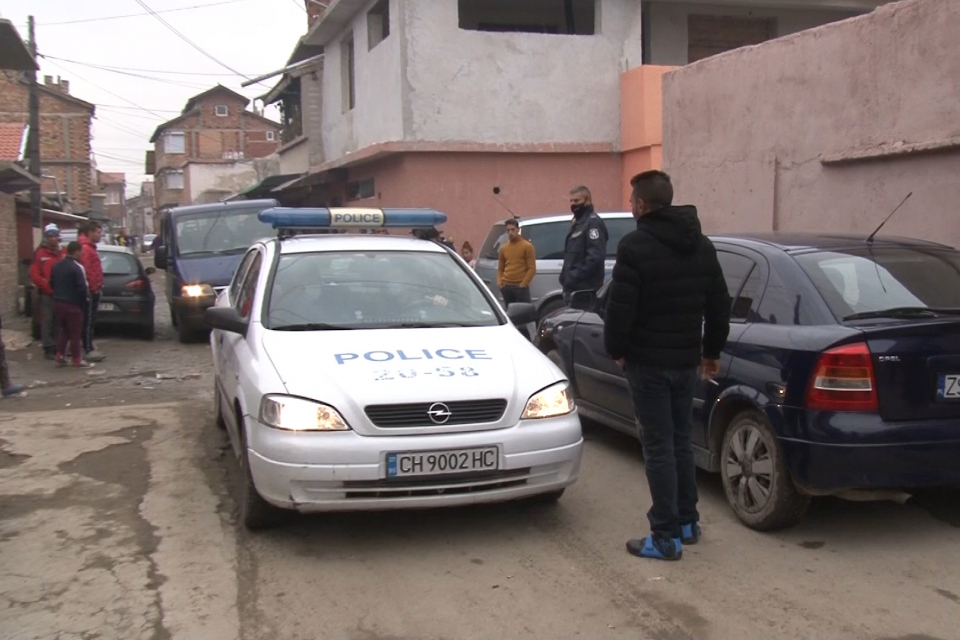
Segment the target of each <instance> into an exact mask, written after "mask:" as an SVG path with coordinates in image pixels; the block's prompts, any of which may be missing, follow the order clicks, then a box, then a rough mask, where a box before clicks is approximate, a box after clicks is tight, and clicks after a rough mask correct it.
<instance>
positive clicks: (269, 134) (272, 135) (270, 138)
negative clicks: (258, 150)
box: [267, 131, 277, 142]
mask: <svg viewBox="0 0 960 640" xmlns="http://www.w3.org/2000/svg"><path fill="white" fill-rule="evenodd" d="M276 139H277V134H275V133H274V132H273V131H267V142H273V141H274V140H276Z"/></svg>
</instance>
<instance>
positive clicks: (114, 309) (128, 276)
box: [97, 244, 156, 340]
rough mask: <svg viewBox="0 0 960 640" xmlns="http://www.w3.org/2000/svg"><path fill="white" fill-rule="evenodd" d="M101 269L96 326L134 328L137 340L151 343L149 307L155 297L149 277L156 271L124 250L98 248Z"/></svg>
mask: <svg viewBox="0 0 960 640" xmlns="http://www.w3.org/2000/svg"><path fill="white" fill-rule="evenodd" d="M97 252H98V253H99V254H100V263H101V264H102V265H103V292H102V293H101V295H100V306H99V308H98V309H97V326H98V327H100V326H106V325H110V326H117V325H125V326H131V327H134V328H135V329H136V330H137V333H138V334H139V335H140V337H142V338H144V339H145V340H153V335H154V327H153V307H154V303H155V301H156V297H155V295H154V293H153V287H152V286H151V284H150V278H149V276H150V275H151V274H152V273H154V272H155V271H156V270H155V269H154V268H153V267H148V268H146V269H144V268H143V264H142V263H141V262H140V260H138V259H137V257H136V256H135V255H134V254H133V251H131V250H130V249H128V248H127V247H118V246H114V245H103V244H101V245H98V246H97Z"/></svg>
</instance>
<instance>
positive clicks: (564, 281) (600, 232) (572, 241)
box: [560, 207, 608, 292]
mask: <svg viewBox="0 0 960 640" xmlns="http://www.w3.org/2000/svg"><path fill="white" fill-rule="evenodd" d="M607 237H608V236H607V225H606V224H604V222H603V218H601V217H600V216H599V215H597V212H596V211H594V210H593V207H588V208H587V210H586V211H584V212H583V213H582V214H580V215H579V216H578V217H576V218H574V220H573V222H572V223H571V225H570V231H569V232H567V240H566V243H565V245H564V250H563V268H562V269H561V270H560V286H561V287H563V290H564V291H565V292H573V291H581V290H586V289H591V290H593V291H596V290H597V289H599V288H600V287H602V286H603V271H604V262H605V261H606V259H607Z"/></svg>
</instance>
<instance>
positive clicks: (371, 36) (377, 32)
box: [367, 0, 390, 49]
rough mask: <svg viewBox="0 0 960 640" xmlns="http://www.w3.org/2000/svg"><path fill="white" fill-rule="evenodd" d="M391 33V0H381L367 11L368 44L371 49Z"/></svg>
mask: <svg viewBox="0 0 960 640" xmlns="http://www.w3.org/2000/svg"><path fill="white" fill-rule="evenodd" d="M389 35H390V0H380V2H378V3H377V4H375V5H373V9H370V11H368V12H367V45H368V46H369V48H370V49H373V48H374V47H375V46H377V45H378V44H380V43H381V42H383V41H384V40H386V39H387V37H388V36H389Z"/></svg>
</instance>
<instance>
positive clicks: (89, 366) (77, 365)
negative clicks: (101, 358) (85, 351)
mask: <svg viewBox="0 0 960 640" xmlns="http://www.w3.org/2000/svg"><path fill="white" fill-rule="evenodd" d="M73 368H74V369H92V368H93V365H92V364H91V363H89V362H87V361H86V360H81V361H80V362H77V363H74V364H73Z"/></svg>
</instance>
